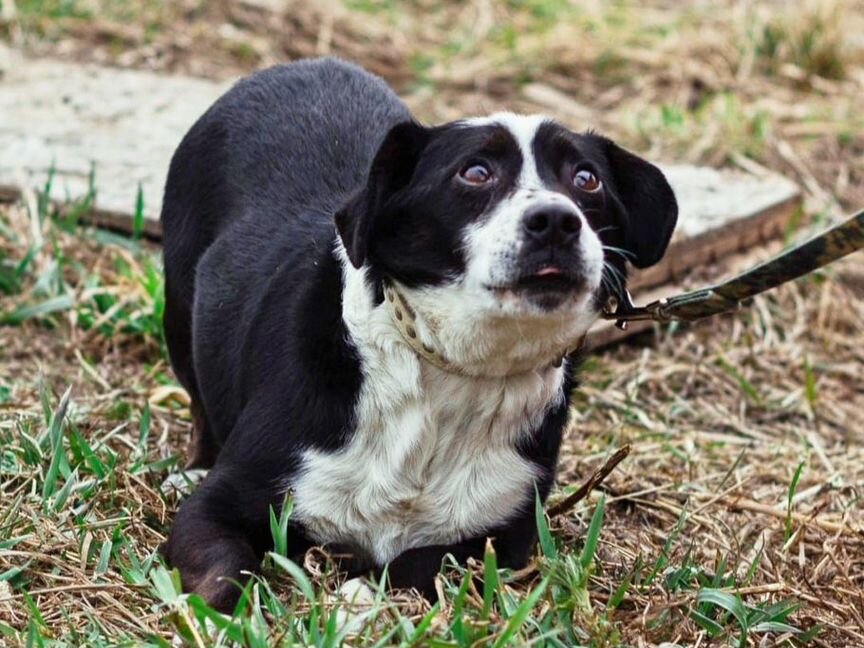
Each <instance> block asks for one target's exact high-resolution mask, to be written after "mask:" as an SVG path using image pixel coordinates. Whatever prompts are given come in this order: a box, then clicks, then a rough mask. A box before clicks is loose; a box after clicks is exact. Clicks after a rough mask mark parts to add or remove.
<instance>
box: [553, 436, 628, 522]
mask: <svg viewBox="0 0 864 648" xmlns="http://www.w3.org/2000/svg"><path fill="white" fill-rule="evenodd" d="M629 454H630V446H629V445H625V446H624V447H623V448H619V449H618V450H616V451H615V454H613V455H612V456H611V457H609V459H607V460H606V463H605V464H603V467H602V468H600V470H598V471H597V472H595V473H594V474H593V475H591V477H589V478H588V481H586V482H585V483H584V484H582V485H581V486H580V487H579V488H578V489H577V490H576V492H574V493H571V494H570V495H568V496H567V497H565V498H564V499H563V500H561V501H560V502H556V503H555V504H553V505H552V506H550V507H549V510H548V513H549V517H554V516H556V515H561V514H562V513H566V512H567V511H569V510H570V509H571V508H573V507H574V506H576V504H578V503H579V502H581V501H582V500H583V499H585V498H586V497H587V496H588V494H589V493H590V492H591V491H592V490H594V489H595V488H597V486H599V485H600V484H601V483H602V482H603V480H604V479H606V478H607V477H608V476H609V473H611V472H612V471H613V470H615V468H616V467H617V466H618V464H619V463H621V462H622V461H624V459H626V458H627V455H629Z"/></svg>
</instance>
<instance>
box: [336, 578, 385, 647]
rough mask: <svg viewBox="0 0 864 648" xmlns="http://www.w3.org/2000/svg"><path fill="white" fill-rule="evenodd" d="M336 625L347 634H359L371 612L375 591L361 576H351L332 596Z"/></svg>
mask: <svg viewBox="0 0 864 648" xmlns="http://www.w3.org/2000/svg"><path fill="white" fill-rule="evenodd" d="M332 600H333V602H334V603H336V605H338V607H337V608H336V627H337V628H339V629H344V630H346V631H347V632H348V634H359V633H360V632H361V631H362V630H363V628H364V627H365V626H366V623H367V622H368V621H369V619H370V617H371V616H372V614H373V608H374V604H375V592H373V591H372V588H371V587H369V586H368V585H367V584H366V582H365V581H364V580H363V579H362V578H351V579H349V580H347V581H345V582H344V583H342V585H341V586H340V587H339V590H338V591H337V592H336V594H335V596H334V597H333V599H332Z"/></svg>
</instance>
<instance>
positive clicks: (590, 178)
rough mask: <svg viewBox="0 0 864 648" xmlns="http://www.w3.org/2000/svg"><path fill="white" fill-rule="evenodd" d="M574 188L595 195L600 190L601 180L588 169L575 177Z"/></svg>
mask: <svg viewBox="0 0 864 648" xmlns="http://www.w3.org/2000/svg"><path fill="white" fill-rule="evenodd" d="M573 186H575V187H576V188H577V189H581V190H582V191H587V192H589V193H593V192H595V191H597V190H598V189H600V178H598V177H597V176H596V175H594V174H593V173H591V172H590V171H589V170H588V169H582V170H581V171H577V172H576V173H575V174H574V175H573Z"/></svg>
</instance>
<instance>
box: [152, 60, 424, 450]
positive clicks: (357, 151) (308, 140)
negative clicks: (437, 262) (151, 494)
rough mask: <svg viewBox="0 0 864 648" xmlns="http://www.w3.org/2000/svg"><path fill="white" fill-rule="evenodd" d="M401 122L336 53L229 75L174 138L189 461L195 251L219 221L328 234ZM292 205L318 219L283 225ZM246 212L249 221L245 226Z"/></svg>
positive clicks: (171, 196) (395, 105) (168, 193)
mask: <svg viewBox="0 0 864 648" xmlns="http://www.w3.org/2000/svg"><path fill="white" fill-rule="evenodd" d="M410 119H411V116H410V114H409V112H408V110H407V109H406V108H405V106H404V105H403V104H402V102H401V101H400V100H399V99H398V98H397V97H396V95H395V94H394V93H393V92H392V90H390V88H389V87H387V85H386V84H385V83H384V82H383V81H381V80H380V79H378V78H377V77H374V76H373V75H371V74H369V73H368V72H365V71H364V70H362V69H360V68H359V67H357V66H355V65H352V64H350V63H346V62H344V61H339V60H336V59H317V60H310V61H301V62H297V63H293V64H290V65H280V66H276V67H273V68H270V69H268V70H264V71H262V72H260V73H258V74H255V75H252V76H251V77H248V78H246V79H244V80H242V81H240V82H238V83H237V84H236V85H235V86H234V87H233V88H232V89H231V90H230V91H229V92H227V93H226V94H225V95H224V96H223V97H222V98H221V99H219V101H217V102H216V103H215V104H214V105H213V106H212V107H211V108H210V110H208V111H207V112H206V113H205V114H204V115H203V116H202V117H201V118H200V119H199V120H198V122H197V123H196V124H195V125H194V126H193V127H192V129H191V130H190V131H189V133H188V134H187V135H186V137H185V138H184V139H183V141H182V143H181V144H180V146H179V148H178V149H177V151H176V153H175V154H174V157H173V159H172V161H171V167H170V169H169V173H168V181H167V184H166V189H165V198H164V202H163V205H164V206H163V209H162V227H163V232H164V239H165V243H164V255H165V257H164V258H165V283H166V286H165V289H166V304H165V312H166V315H165V336H166V342H167V344H168V349H169V352H170V355H171V361H172V365H173V367H174V369H175V372H176V373H177V375H178V378H179V379H180V381H181V383H182V384H183V386H184V387H185V388H186V389H187V390H188V391H189V392H190V395H191V396H192V401H193V417H194V419H195V427H196V436H195V438H194V439H193V448H192V460H191V462H190V463H191V464H193V465H208V464H211V463H212V462H213V460H214V459H215V447H213V445H212V444H211V443H210V442H209V439H207V438H206V437H202V436H201V433H202V430H203V429H204V428H205V427H206V421H205V420H204V413H203V411H201V410H200V407H198V405H197V404H199V403H200V402H201V398H200V396H199V393H198V391H199V390H198V385H197V381H196V378H195V372H194V369H193V363H192V326H193V323H192V308H193V303H194V301H195V275H196V272H197V270H198V266H199V261H200V260H201V258H202V256H203V255H204V253H205V252H206V251H207V250H208V248H210V247H211V246H212V245H213V243H214V242H215V241H216V240H217V239H218V238H219V236H220V235H222V234H223V233H224V232H225V231H226V230H227V229H228V228H233V229H235V230H236V231H235V232H232V235H238V236H242V235H243V234H244V233H246V234H250V235H252V236H253V237H255V238H257V239H258V240H259V241H267V240H268V237H271V236H273V235H275V233H276V232H278V231H280V230H283V229H284V228H285V227H286V226H291V227H295V228H296V227H299V229H298V230H297V231H298V232H303V233H304V234H307V235H309V236H317V235H329V234H325V233H324V232H325V230H326V231H327V232H332V231H334V230H333V223H332V216H327V215H332V213H333V212H334V211H335V209H336V208H337V207H339V206H340V205H341V204H342V203H344V201H345V200H346V199H347V197H348V196H349V195H350V194H352V193H353V192H354V191H356V190H357V189H358V188H360V186H361V184H362V183H363V181H364V179H365V177H366V175H367V173H368V168H369V165H370V163H371V160H372V157H373V156H374V154H375V151H376V150H377V148H378V146H379V144H380V143H381V140H382V139H383V137H384V135H385V134H386V133H387V131H388V130H389V129H390V127H392V126H393V125H394V124H396V123H398V122H402V121H407V120H410ZM273 205H280V206H285V210H284V211H281V210H280V211H276V210H274V209H273V208H272V206H273ZM300 213H303V214H304V215H306V217H307V218H309V217H311V215H313V214H318V215H321V216H322V218H316V219H314V222H309V223H303V224H299V223H291V219H292V217H295V216H297V215H299V214H300ZM247 220H248V221H254V226H252V227H245V228H244V227H243V225H242V221H247ZM249 245H250V246H254V245H255V241H254V240H253V241H250V243H249ZM250 252H251V253H254V252H252V251H250Z"/></svg>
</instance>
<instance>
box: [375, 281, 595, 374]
mask: <svg viewBox="0 0 864 648" xmlns="http://www.w3.org/2000/svg"><path fill="white" fill-rule="evenodd" d="M384 301H385V303H386V305H387V308H388V311H389V313H390V316H391V318H392V321H393V325H394V326H395V327H396V329H397V330H398V331H399V333H400V334H401V336H402V338H403V339H404V340H405V343H406V344H407V345H408V346H409V347H411V348H412V349H413V350H414V352H415V353H416V354H417V355H418V356H420V357H421V358H422V359H424V360H425V361H427V362H429V363H430V364H432V365H434V366H435V367H437V368H438V369H441V370H442V371H446V372H449V373H453V374H457V375H460V376H473V377H507V376H516V375H520V374H524V373H527V372H533V371H538V370H544V369H548V368H550V367H560V366H561V365H562V363H563V362H564V358H565V357H566V356H567V355H569V354H570V353H572V352H573V351H575V350H577V349H579V348H581V347H582V345H583V344H584V342H585V336H584V335H581V336H579V338H578V339H577V340H575V341H574V342H573V343H572V344H568V345H567V346H566V347H564V348H562V350H561V351H560V352H557V351H556V352H554V353H552V359H551V360H549V361H547V359H546V358H544V357H540V358H539V359H538V358H537V357H534V356H528V357H523V358H510V359H508V358H507V357H506V350H504V349H502V350H501V354H500V356H501V357H500V359H501V360H503V362H502V363H501V365H502V368H498V369H497V371H496V373H494V374H493V375H492V376H489V375H488V374H487V373H486V371H485V370H484V369H486V367H478V366H475V365H474V364H473V363H472V365H468V366H466V365H464V364H460V363H458V362H454V361H453V360H451V359H450V358H449V357H448V354H447V353H446V351H445V350H444V345H443V344H442V343H441V341H440V337H439V326H440V325H439V323H438V321H436V319H435V318H434V317H422V316H421V315H420V314H419V313H418V311H417V309H415V308H414V307H413V306H412V305H411V303H410V301H409V298H408V297H407V296H406V295H405V291H404V290H400V288H399V287H398V284H397V283H396V282H394V281H387V282H386V283H385V285H384ZM544 355H545V356H549V354H548V352H547V353H545V354H544ZM502 370H503V373H501V372H502Z"/></svg>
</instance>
